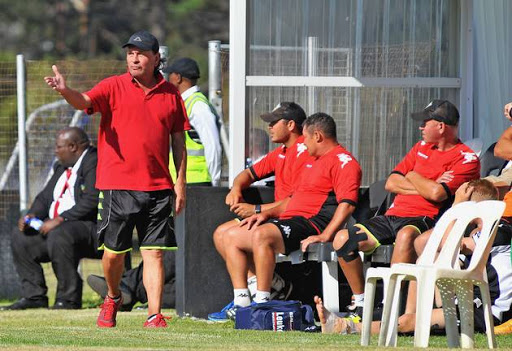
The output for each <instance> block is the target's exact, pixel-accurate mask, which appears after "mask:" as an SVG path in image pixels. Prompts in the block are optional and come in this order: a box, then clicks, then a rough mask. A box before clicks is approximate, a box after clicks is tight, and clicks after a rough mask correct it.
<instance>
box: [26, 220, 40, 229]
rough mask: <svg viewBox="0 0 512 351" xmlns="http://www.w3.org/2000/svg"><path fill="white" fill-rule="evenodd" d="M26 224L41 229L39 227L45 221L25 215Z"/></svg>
mask: <svg viewBox="0 0 512 351" xmlns="http://www.w3.org/2000/svg"><path fill="white" fill-rule="evenodd" d="M25 224H28V226H29V227H31V228H34V230H37V231H39V228H41V226H42V225H43V221H42V220H40V219H39V218H36V217H25Z"/></svg>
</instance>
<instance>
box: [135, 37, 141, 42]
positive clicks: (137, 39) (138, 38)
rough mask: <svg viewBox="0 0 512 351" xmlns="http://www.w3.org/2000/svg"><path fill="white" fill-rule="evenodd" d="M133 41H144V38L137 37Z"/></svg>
mask: <svg viewBox="0 0 512 351" xmlns="http://www.w3.org/2000/svg"><path fill="white" fill-rule="evenodd" d="M133 41H142V39H141V38H140V37H135V38H133Z"/></svg>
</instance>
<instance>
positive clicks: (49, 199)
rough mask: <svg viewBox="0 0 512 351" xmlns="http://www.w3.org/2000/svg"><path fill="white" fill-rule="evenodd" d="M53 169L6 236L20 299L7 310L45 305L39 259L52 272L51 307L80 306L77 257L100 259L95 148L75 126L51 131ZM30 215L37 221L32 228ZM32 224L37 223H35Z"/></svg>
mask: <svg viewBox="0 0 512 351" xmlns="http://www.w3.org/2000/svg"><path fill="white" fill-rule="evenodd" d="M55 154H56V156H57V159H58V162H56V163H55V166H54V173H53V176H52V177H51V179H50V181H49V182H48V183H47V184H46V186H45V187H44V189H43V190H42V191H41V192H40V193H39V194H38V195H37V197H36V198H35V200H34V203H33V204H32V207H31V208H30V210H29V211H28V214H27V215H26V216H24V217H22V218H20V220H19V222H18V228H19V230H20V231H15V233H14V234H13V238H12V252H13V257H14V264H15V266H16V270H17V271H18V275H19V276H20V279H21V294H22V298H21V299H20V300H18V301H17V302H15V303H14V304H12V305H10V306H6V307H3V308H2V309H7V310H24V309H27V308H41V307H43V308H47V307H48V297H47V296H46V293H47V291H48V288H47V286H46V283H45V279H44V273H43V269H42V267H41V265H40V263H41V262H51V263H52V267H53V271H54V272H55V275H56V276H57V295H56V300H55V305H54V306H53V308H54V309H79V308H81V307H82V279H81V278H80V275H79V274H78V271H77V268H78V263H79V261H80V259H81V258H84V257H89V258H100V256H98V252H97V250H96V249H97V247H98V245H97V238H96V216H97V207H98V193H99V192H98V190H96V188H95V187H94V184H95V182H96V163H97V152H96V148H95V147H93V146H91V145H90V141H89V137H88V136H87V134H86V133H85V132H84V131H83V130H82V129H80V128H77V127H67V128H64V129H62V130H61V131H59V132H58V133H57V140H56V143H55ZM33 219H40V220H42V221H43V223H42V225H41V226H40V228H39V229H38V230H36V229H34V227H36V226H34V227H33V226H31V225H30V224H31V223H30V222H31V220H33ZM36 228H37V227H36Z"/></svg>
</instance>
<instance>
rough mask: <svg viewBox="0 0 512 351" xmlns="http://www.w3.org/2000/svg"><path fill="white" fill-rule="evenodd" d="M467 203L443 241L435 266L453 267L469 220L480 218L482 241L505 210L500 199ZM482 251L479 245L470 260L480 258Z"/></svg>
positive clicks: (474, 260) (486, 237)
mask: <svg viewBox="0 0 512 351" xmlns="http://www.w3.org/2000/svg"><path fill="white" fill-rule="evenodd" d="M469 203H470V204H471V205H470V206H468V208H467V209H466V213H465V214H464V215H463V216H464V219H463V220H461V221H459V222H458V223H456V224H455V226H454V229H453V230H452V232H450V236H449V237H448V238H447V240H446V242H445V243H444V245H443V248H442V250H441V252H440V254H439V256H438V258H437V260H436V266H438V267H444V268H451V267H454V264H455V262H456V261H457V259H458V255H459V251H460V243H461V239H462V237H463V235H464V231H465V229H466V227H467V225H468V224H469V222H471V221H472V220H473V219H477V218H480V219H481V220H482V228H481V235H480V237H481V238H482V241H485V240H488V238H489V235H491V234H492V230H493V228H494V227H495V226H496V228H497V224H498V223H499V221H500V218H501V215H502V214H503V211H504V210H505V203H504V202H502V201H493V200H488V201H480V202H469ZM455 227H457V228H455ZM461 232H462V233H461ZM492 240H494V239H492ZM490 245H492V241H491V242H490ZM484 246H485V245H484ZM489 248H490V246H489ZM484 251H485V249H482V248H481V247H480V248H479V249H478V250H475V252H473V255H472V256H473V257H474V259H473V257H472V259H471V262H472V263H473V264H476V263H475V262H478V260H480V258H481V256H482V254H484ZM475 255H477V256H478V257H477V256H475ZM485 260H487V258H485ZM484 265H485V261H484ZM468 269H469V268H468Z"/></svg>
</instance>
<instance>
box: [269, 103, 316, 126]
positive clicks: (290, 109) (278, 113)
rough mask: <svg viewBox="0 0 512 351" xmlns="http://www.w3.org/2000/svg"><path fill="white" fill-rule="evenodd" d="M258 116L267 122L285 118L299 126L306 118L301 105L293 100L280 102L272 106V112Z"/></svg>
mask: <svg viewBox="0 0 512 351" xmlns="http://www.w3.org/2000/svg"><path fill="white" fill-rule="evenodd" d="M260 117H261V119H262V120H264V121H265V122H267V123H272V122H276V121H279V120H280V119H287V120H290V121H295V123H296V124H297V125H298V126H299V127H300V126H302V123H304V121H305V120H306V113H305V112H304V110H303V109H302V107H300V106H299V105H298V104H296V103H295V102H281V103H279V104H278V105H277V106H276V107H274V109H273V110H272V112H270V113H266V114H264V115H261V116H260Z"/></svg>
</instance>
